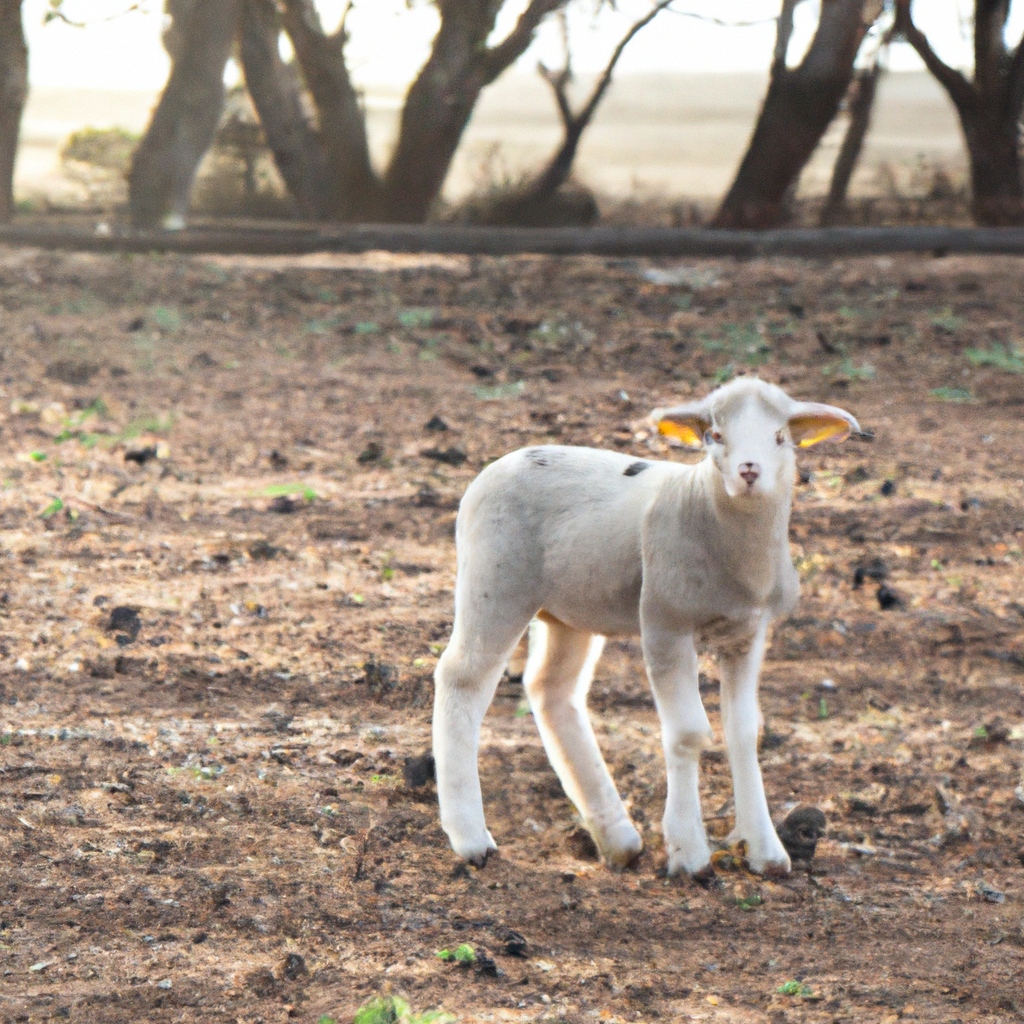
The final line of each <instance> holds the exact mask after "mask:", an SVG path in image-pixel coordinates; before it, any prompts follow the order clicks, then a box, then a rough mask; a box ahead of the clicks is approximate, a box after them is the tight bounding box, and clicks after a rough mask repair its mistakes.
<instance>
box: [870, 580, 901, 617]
mask: <svg viewBox="0 0 1024 1024" xmlns="http://www.w3.org/2000/svg"><path fill="white" fill-rule="evenodd" d="M876 596H877V597H878V607H879V608H881V609H882V611H883V612H887V611H891V610H892V609H893V608H902V607H903V598H902V597H900V595H899V594H897V593H896V591H895V590H893V589H892V587H890V586H889V585H888V584H885V583H883V584H882V585H881V586H880V587H879V588H878V594H877V595H876Z"/></svg>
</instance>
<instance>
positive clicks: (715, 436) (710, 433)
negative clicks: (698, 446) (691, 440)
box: [704, 430, 722, 444]
mask: <svg viewBox="0 0 1024 1024" xmlns="http://www.w3.org/2000/svg"><path fill="white" fill-rule="evenodd" d="M704 443H705V444H721V443H722V435H721V434H720V433H719V432H718V431H717V430H705V431H704Z"/></svg>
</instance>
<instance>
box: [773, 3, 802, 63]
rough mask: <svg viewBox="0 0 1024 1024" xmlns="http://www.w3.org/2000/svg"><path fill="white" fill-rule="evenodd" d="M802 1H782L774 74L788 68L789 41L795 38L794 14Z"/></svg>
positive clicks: (776, 40) (777, 29)
mask: <svg viewBox="0 0 1024 1024" xmlns="http://www.w3.org/2000/svg"><path fill="white" fill-rule="evenodd" d="M800 2H801V0H782V10H781V11H779V18H778V27H777V28H776V30H775V53H774V55H773V57H772V74H773V75H774V74H775V73H776V72H777V71H781V70H783V69H784V68H785V67H786V54H787V53H788V52H789V41H790V39H791V38H792V37H793V12H794V11H795V10H796V8H797V5H798V4H799V3H800Z"/></svg>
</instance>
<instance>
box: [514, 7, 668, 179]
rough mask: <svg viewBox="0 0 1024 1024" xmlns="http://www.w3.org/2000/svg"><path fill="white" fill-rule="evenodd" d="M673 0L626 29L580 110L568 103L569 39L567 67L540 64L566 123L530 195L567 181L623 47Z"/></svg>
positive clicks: (569, 76) (563, 122) (649, 12)
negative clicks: (557, 146)
mask: <svg viewBox="0 0 1024 1024" xmlns="http://www.w3.org/2000/svg"><path fill="white" fill-rule="evenodd" d="M672 2H673V0H659V2H658V3H656V4H655V5H654V6H653V7H652V8H651V9H650V10H649V11H648V12H647V14H645V15H644V16H643V17H642V18H640V19H639V20H638V21H635V22H634V23H633V24H632V25H631V26H630V28H629V31H628V32H626V34H625V35H624V36H623V37H622V39H621V40H619V45H618V46H616V47H615V49H614V51H612V55H611V57H610V58H609V59H608V63H607V64H606V65H605V69H604V71H603V72H602V73H601V77H600V78H599V79H598V80H597V82H596V83H595V85H594V88H593V90H592V91H591V93H590V98H589V99H588V100H587V102H586V104H585V105H584V106H583V108H582V109H581V110H580V111H579V112H578V113H575V114H574V113H573V111H572V106H571V104H570V103H569V97H568V95H567V92H566V89H567V87H568V84H569V80H570V78H571V72H570V68H569V55H568V42H567V43H566V61H565V67H564V68H563V69H562V70H561V71H560V72H550V71H548V70H547V68H544V67H543V65H542V66H541V75H542V76H543V77H544V80H545V81H546V82H547V83H548V85H550V86H551V88H552V90H553V91H554V94H555V101H556V102H557V103H558V111H559V114H560V115H561V118H562V124H563V125H564V127H565V140H564V141H563V143H562V145H561V147H560V149H559V151H558V152H557V153H556V154H555V156H554V157H553V158H552V160H551V162H550V163H549V164H548V166H547V167H546V168H545V169H544V171H543V172H542V173H541V174H540V176H539V177H538V178H537V180H536V182H534V184H533V186H532V187H531V188H530V194H531V195H536V196H539V195H550V194H551V193H552V192H554V191H556V190H557V189H558V188H560V187H561V186H562V185H564V184H565V182H566V181H567V180H568V177H569V173H570V171H571V170H572V164H573V160H575V158H576V150H577V149H578V148H579V143H580V139H581V137H582V136H583V132H584V131H585V130H586V128H587V125H589V124H590V122H591V120H592V119H593V117H594V112H595V111H596V110H597V107H598V104H600V102H601V99H602V97H603V96H604V94H605V92H606V91H607V90H608V86H609V85H611V81H612V72H614V70H615V65H616V64H618V62H619V58H620V57H621V56H622V54H623V51H624V50H625V49H626V47H627V46H628V45H629V43H630V41H631V40H632V39H633V37H634V36H635V35H636V34H637V33H638V32H639V31H640V30H641V29H642V28H644V27H645V26H647V25H649V24H650V23H651V22H652V21H654V19H655V18H656V17H657V16H658V15H659V14H660V13H661V12H662V11H663V10H665V9H666V8H667V7H668V6H669V5H670V4H671V3H672Z"/></svg>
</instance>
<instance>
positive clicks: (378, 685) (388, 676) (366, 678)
mask: <svg viewBox="0 0 1024 1024" xmlns="http://www.w3.org/2000/svg"><path fill="white" fill-rule="evenodd" d="M362 682H364V683H366V685H367V687H368V688H369V690H370V693H372V694H374V695H375V696H378V695H380V694H384V693H388V692H389V691H390V690H393V689H394V687H395V684H396V683H397V682H398V669H397V668H396V667H395V666H394V665H392V664H390V663H389V662H386V661H378V660H377V659H376V658H374V657H373V656H372V655H371V656H370V657H369V659H367V661H366V662H365V664H364V665H363V678H362Z"/></svg>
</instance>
